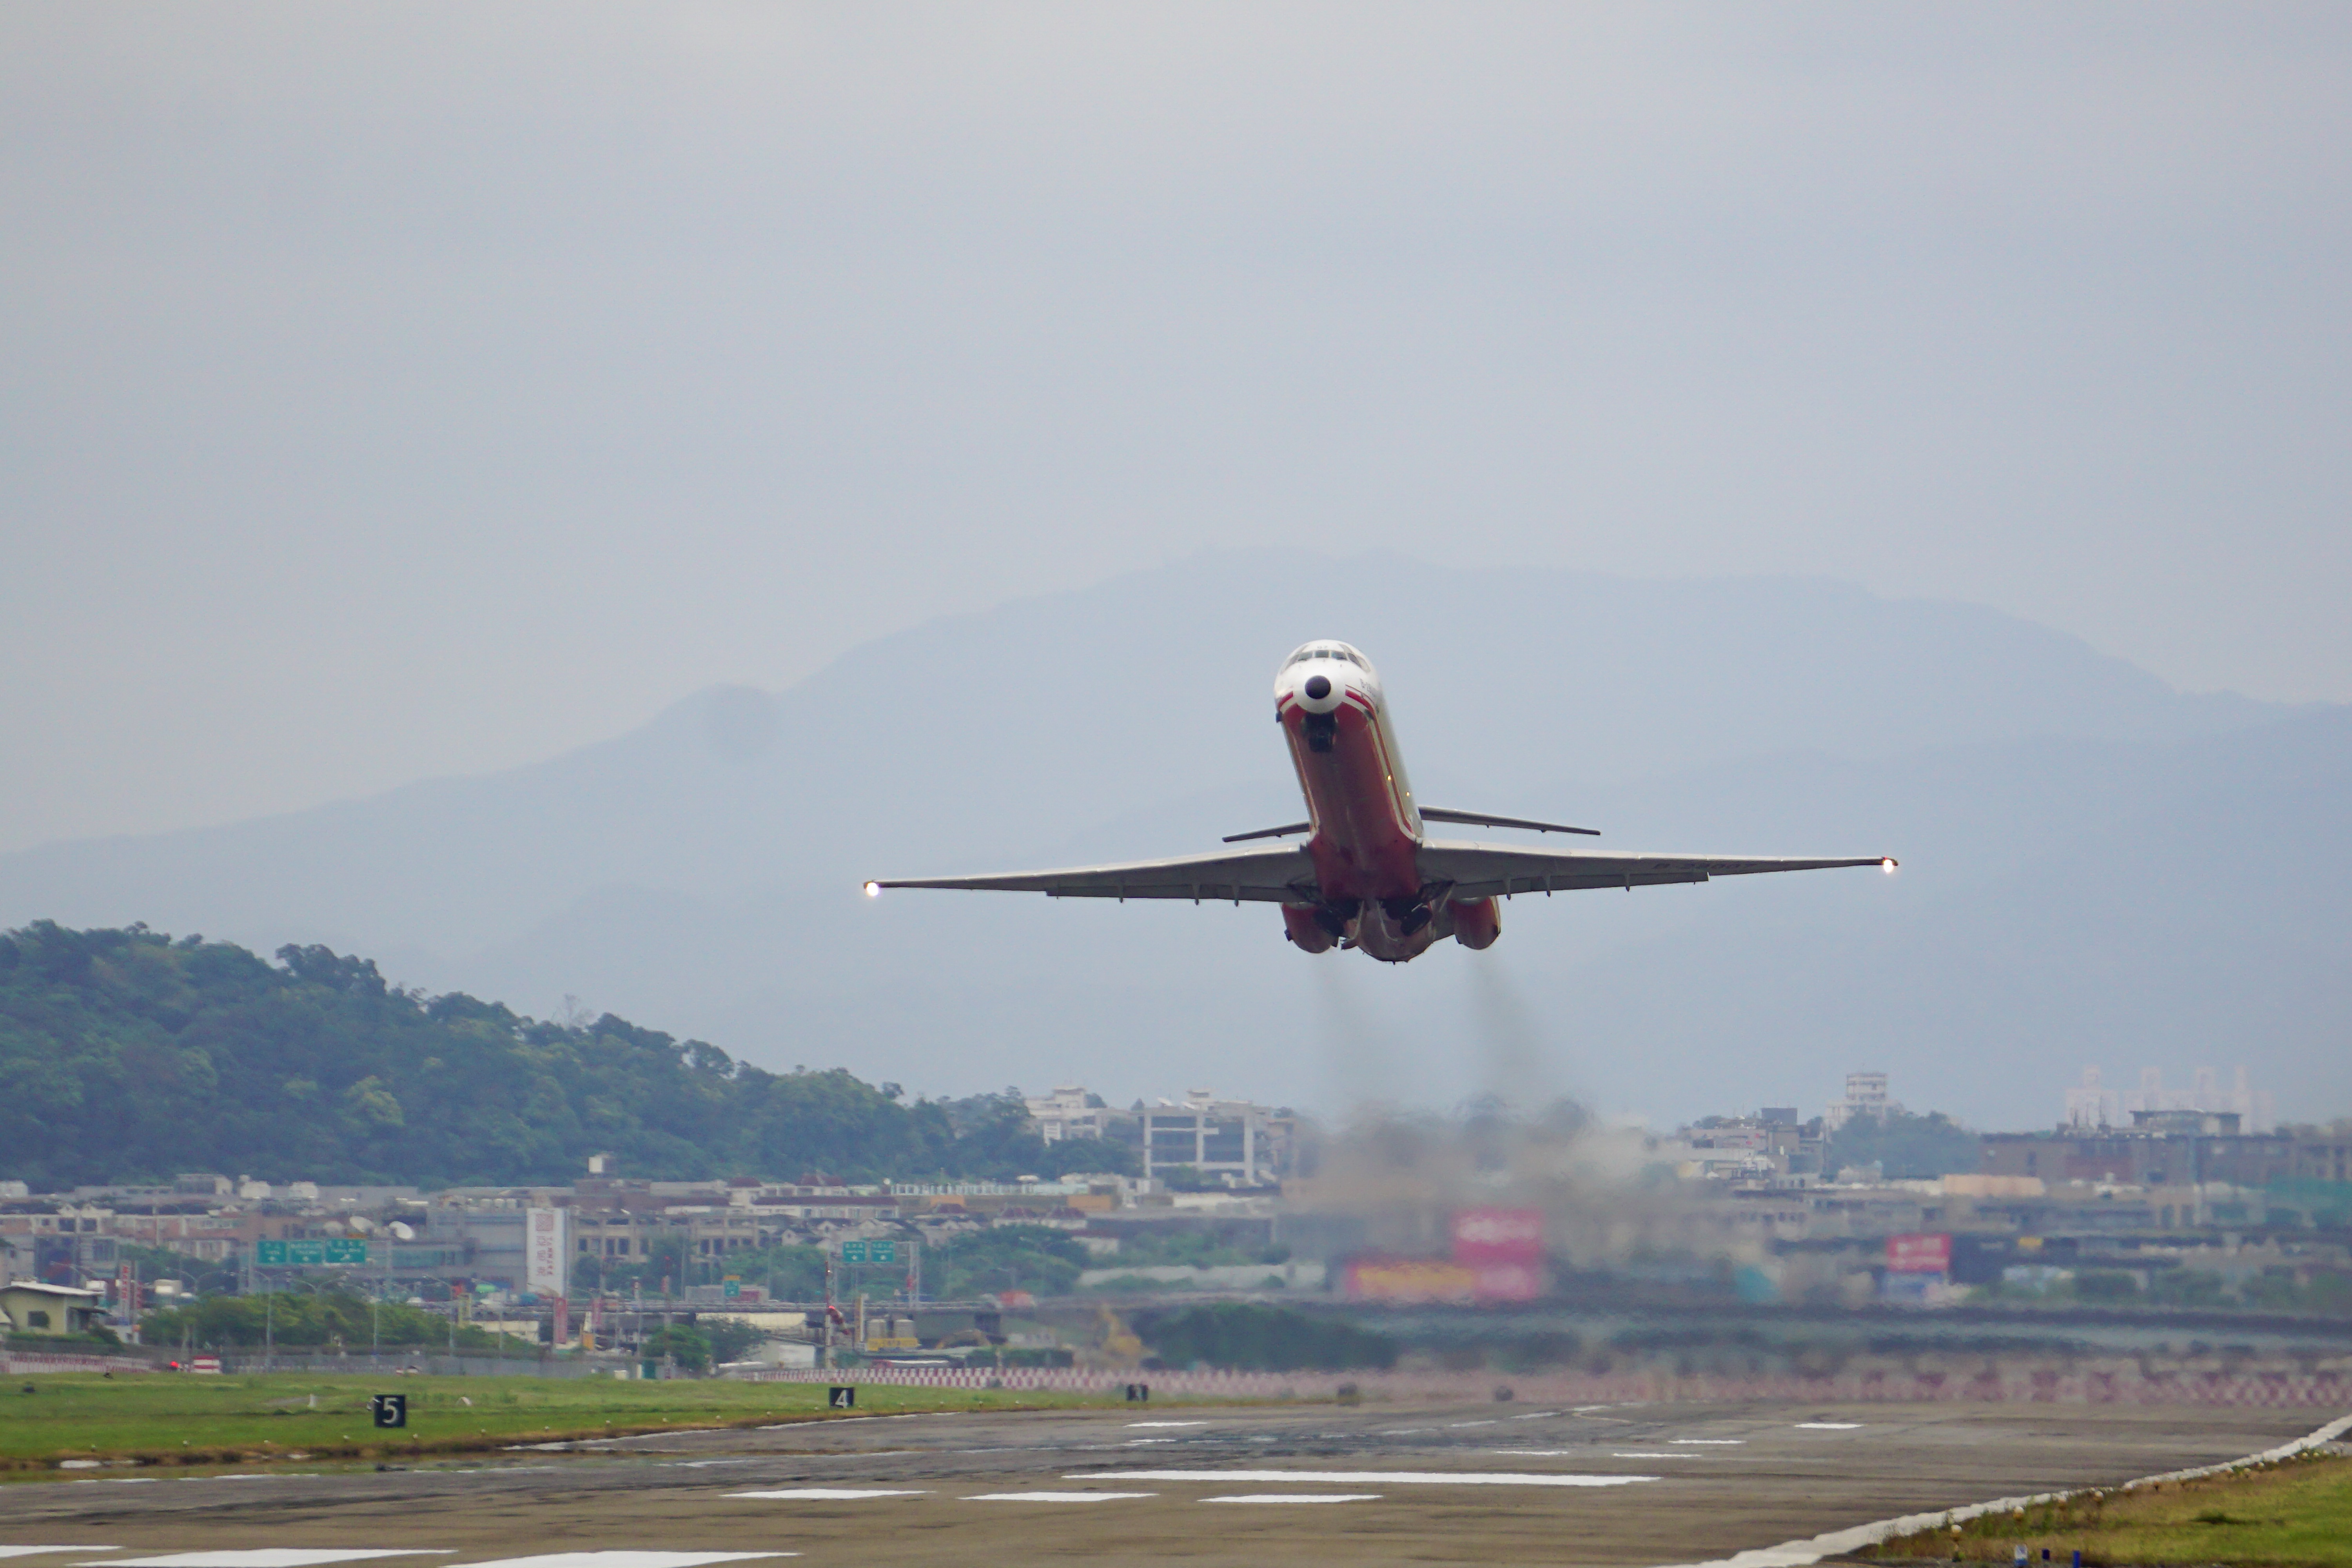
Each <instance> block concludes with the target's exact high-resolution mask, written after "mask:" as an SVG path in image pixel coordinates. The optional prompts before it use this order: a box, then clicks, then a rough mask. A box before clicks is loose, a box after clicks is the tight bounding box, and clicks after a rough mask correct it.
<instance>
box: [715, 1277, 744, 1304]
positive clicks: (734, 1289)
mask: <svg viewBox="0 0 2352 1568" xmlns="http://www.w3.org/2000/svg"><path fill="white" fill-rule="evenodd" d="M719 1294H720V1295H722V1296H724V1297H726V1298H727V1299H728V1300H730V1301H732V1300H735V1299H736V1298H737V1297H738V1296H740V1295H741V1294H743V1281H741V1280H740V1279H729V1280H726V1281H725V1282H723V1283H722V1284H721V1285H720V1286H719Z"/></svg>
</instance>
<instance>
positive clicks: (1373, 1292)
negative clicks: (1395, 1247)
mask: <svg viewBox="0 0 2352 1568" xmlns="http://www.w3.org/2000/svg"><path fill="white" fill-rule="evenodd" d="M1342 1278H1343V1279H1344V1285H1343V1289H1345V1291H1346V1293H1347V1297H1348V1300H1350V1301H1469V1300H1475V1299H1476V1297H1477V1294H1478V1271H1477V1270H1476V1269H1475V1268H1468V1267H1466V1266H1465V1265H1463V1264H1459V1263H1441V1262H1438V1261H1436V1260H1434V1259H1428V1258H1354V1259H1351V1260H1350V1261H1349V1264H1348V1268H1347V1272H1346V1274H1345V1275H1344V1276H1342Z"/></svg>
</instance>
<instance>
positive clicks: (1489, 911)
mask: <svg viewBox="0 0 2352 1568" xmlns="http://www.w3.org/2000/svg"><path fill="white" fill-rule="evenodd" d="M1274 715H1275V721H1276V723H1278V724H1280V725H1281V726H1282V731H1283V735H1284V738H1285V740H1286V742H1288V744H1289V747H1290V761H1291V765H1292V766H1293V767H1294V768H1296V769H1297V773H1298V788H1299V791H1300V793H1301V794H1303V795H1305V796H1306V797H1307V824H1308V833H1307V846H1306V847H1307V855H1308V857H1309V858H1311V859H1312V860H1313V861H1314V864H1315V880H1316V884H1317V887H1318V889H1319V890H1320V891H1321V894H1322V900H1321V901H1320V902H1319V903H1318V904H1315V905H1312V906H1303V905H1296V904H1286V905H1284V906H1283V921H1284V924H1285V927H1286V930H1287V931H1288V932H1289V936H1290V940H1291V941H1292V942H1297V944H1298V945H1299V946H1301V947H1303V948H1306V949H1307V951H1308V952H1323V951H1325V950H1327V949H1328V948H1330V947H1331V946H1332V945H1333V944H1335V943H1339V944H1343V945H1346V946H1350V947H1356V948H1360V949H1362V950H1363V952H1365V953H1366V954H1367V955H1368V956H1370V957H1372V958H1381V959H1386V960H1389V961H1390V962H1391V963H1402V962H1403V961H1404V960H1406V959H1408V958H1412V957H1413V956H1415V955H1416V954H1418V953H1420V952H1423V951H1425V950H1426V949H1427V948H1428V947H1429V945H1430V943H1432V942H1435V941H1437V940H1438V939H1439V938H1441V937H1445V936H1455V937H1458V938H1460V939H1461V940H1462V941H1463V942H1464V943H1465V945H1467V946H1471V947H1484V946H1486V944H1487V943H1488V942H1492V941H1494V939H1495V937H1496V934H1497V933H1498V932H1499V931H1500V920H1499V917H1498V916H1497V914H1496V910H1495V901H1494V900H1492V899H1474V900H1461V901H1459V902H1457V901H1455V900H1451V899H1448V898H1446V897H1445V896H1444V894H1445V889H1444V888H1443V887H1439V886H1432V885H1431V884H1430V883H1429V882H1428V881H1427V880H1426V879H1424V878H1423V875H1422V869H1421V864H1420V853H1421V847H1422V845H1423V842H1424V841H1425V839H1426V837H1427V833H1426V829H1425V828H1424V827H1423V823H1422V819H1421V813H1420V812H1419V811H1418V810H1417V809H1416V808H1415V807H1414V805H1413V801H1412V784H1411V783H1410V782H1409V781H1408V780H1407V778H1406V775H1405V771H1404V760H1403V758H1402V756H1401V755H1400V754H1399V752H1398V749H1397V742H1396V731H1395V728H1394V726H1393V725H1392V724H1391V722H1390V719H1389V711H1388V701H1387V699H1386V698H1385V697H1383V696H1382V695H1381V680H1380V676H1379V674H1378V673H1377V672H1375V671H1374V670H1373V668H1372V667H1371V663H1370V660H1368V659H1366V658H1364V656H1363V655H1362V654H1360V653H1359V652H1358V651H1357V650H1356V649H1354V648H1352V647H1349V646H1348V645H1347V644H1345V643H1310V644H1308V645H1307V647H1302V648H1300V649H1299V650H1298V651H1297V653H1294V654H1292V655H1291V656H1290V658H1288V659H1287V660H1286V661H1285V662H1284V664H1283V667H1282V668H1281V669H1280V671H1278V672H1277V673H1276V677H1275V686H1274ZM1482 939H1483V940H1482Z"/></svg>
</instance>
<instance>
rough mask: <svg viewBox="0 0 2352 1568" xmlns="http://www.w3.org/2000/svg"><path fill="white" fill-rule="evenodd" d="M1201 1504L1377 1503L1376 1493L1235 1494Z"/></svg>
mask: <svg viewBox="0 0 2352 1568" xmlns="http://www.w3.org/2000/svg"><path fill="white" fill-rule="evenodd" d="M1380 1500H1381V1494H1380V1493H1378V1492H1236V1493H1234V1495H1233V1496H1231V1497H1204V1498H1202V1502H1378V1501H1380Z"/></svg>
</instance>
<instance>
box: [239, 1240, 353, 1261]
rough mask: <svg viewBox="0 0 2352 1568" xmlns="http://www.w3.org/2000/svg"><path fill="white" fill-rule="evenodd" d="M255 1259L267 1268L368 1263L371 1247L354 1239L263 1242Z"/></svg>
mask: <svg viewBox="0 0 2352 1568" xmlns="http://www.w3.org/2000/svg"><path fill="white" fill-rule="evenodd" d="M253 1253H254V1256H253V1260H254V1262H255V1263H256V1264H257V1265H259V1266H260V1267H261V1268H325V1267H327V1266H328V1265H330V1264H332V1265H334V1266H336V1267H338V1268H343V1267H349V1266H351V1265H353V1264H364V1263H365V1262H366V1261H367V1260H368V1244H367V1243H366V1242H364V1241H358V1240H352V1239H347V1238H346V1239H337V1240H333V1241H263V1242H257V1243H256V1244H255V1246H254V1249H253Z"/></svg>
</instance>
